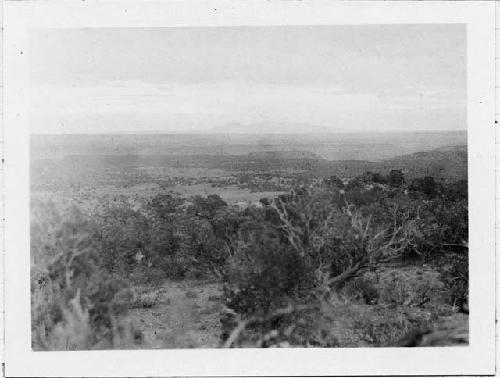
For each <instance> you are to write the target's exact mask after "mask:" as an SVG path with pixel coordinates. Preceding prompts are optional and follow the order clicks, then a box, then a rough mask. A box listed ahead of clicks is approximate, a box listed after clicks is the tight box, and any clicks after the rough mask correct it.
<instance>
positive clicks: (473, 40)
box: [4, 0, 495, 377]
mask: <svg viewBox="0 0 500 378" xmlns="http://www.w3.org/2000/svg"><path fill="white" fill-rule="evenodd" d="M494 7H495V2H492V1H461V2H453V1H442V2H441V1H418V2H417V1H415V2H413V1H408V2H405V1H398V2H373V1H355V2H337V1H324V0H315V1H310V0H303V1H273V0H271V1H261V0H259V1H253V0H250V1H248V0H247V1H240V0H237V1H227V0H226V1H162V2H152V1H139V0H137V1H124V2H121V1H106V0H104V1H94V0H86V1H83V0H82V1H53V0H48V1H34V2H31V1H22V2H13V1H7V2H4V11H5V18H4V20H5V29H4V42H5V43H4V46H5V53H4V72H5V74H4V85H5V87H4V88H5V90H4V128H5V129H4V135H5V166H4V167H5V171H4V172H5V176H4V177H5V201H6V202H5V216H6V224H5V225H6V228H5V249H6V256H5V278H6V281H5V327H6V328H5V342H6V344H5V347H6V348H5V369H6V370H5V374H6V376H10V377H15V376H37V377H41V376H53V377H61V376H67V377H71V376H80V377H81V376H92V377H100V376H137V377H146V376H181V375H184V376H186V375H187V376H200V375H202V376H242V375H245V376H249V375H251V376H255V375H265V376H273V375H280V376H305V375H314V376H318V375H336V376H349V375H358V376H360V375H361V376H362V375H481V374H493V373H494V369H495V236H494V235H495V228H494V227H495V205H494V204H495V159H494V156H495V155H494V151H495V144H494V143H495V135H494V134H495V133H494V128H495V125H494V118H495V89H494V83H495V51H494V45H495V44H494V38H495V37H494V27H495V19H494V16H495V8H494ZM429 23H435V24H446V23H460V24H466V25H467V49H468V51H467V75H468V77H467V122H468V156H469V159H468V172H469V222H470V227H469V233H470V237H469V247H470V296H469V298H470V309H471V310H470V344H469V346H467V347H431V348H352V349H350V348H332V349H314V348H311V349H304V348H289V349H194V350H180V349H176V350H120V351H116V350H113V351H78V352H33V351H32V350H31V325H30V287H29V282H30V280H29V276H30V252H29V250H30V249H29V240H30V237H29V199H30V193H29V103H28V100H27V92H28V91H27V90H28V88H29V80H28V68H29V65H28V64H29V46H28V37H27V36H28V30H29V29H32V28H97V27H130V28H132V27H151V28H153V27H174V26H207V27H218V26H236V25H248V26H251V25H334V24H344V25H347V24H358V25H359V24H429Z"/></svg>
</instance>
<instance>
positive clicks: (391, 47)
mask: <svg viewBox="0 0 500 378" xmlns="http://www.w3.org/2000/svg"><path fill="white" fill-rule="evenodd" d="M29 61H30V70H31V72H30V81H31V109H32V112H31V125H32V126H31V127H32V129H31V130H32V132H33V133H121V132H127V133H141V132H183V131H186V132H192V131H202V132H210V131H221V130H223V131H230V130H231V127H235V130H236V129H238V130H239V131H241V129H248V131H249V132H251V131H252V130H253V129H254V130H258V131H260V132H261V131H262V130H263V129H265V128H266V127H267V126H266V125H271V126H270V127H269V131H270V132H273V131H287V132H311V131H315V130H316V131H332V132H344V131H382V130H383V131H387V130H408V131H413V130H464V129H466V38H465V27H464V26H463V25H385V26H384V25H363V26H353V25H349V26H269V27H225V28H219V27H217V28H215V27H214V28H206V27H205V28H150V29H137V28H126V29H125V28H123V29H71V30H55V29H51V30H35V31H32V33H31V35H30V49H29Z"/></svg>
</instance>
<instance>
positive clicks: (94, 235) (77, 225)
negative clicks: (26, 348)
mask: <svg viewBox="0 0 500 378" xmlns="http://www.w3.org/2000/svg"><path fill="white" fill-rule="evenodd" d="M31 214H32V219H31V257H32V274H31V293H32V296H31V312H32V335H33V337H32V346H33V348H35V349H47V350H55V349H63V350H64V349H92V348H94V347H98V345H101V344H107V345H112V344H113V343H114V340H115V337H117V335H116V334H115V332H114V331H115V328H114V327H115V325H116V324H118V323H119V322H120V320H119V319H120V316H121V315H122V314H123V312H124V311H125V310H126V306H124V303H123V301H124V300H125V301H126V290H127V289H126V287H125V285H124V282H123V281H121V280H119V279H117V278H115V277H112V276H110V275H109V274H107V273H106V272H105V271H104V270H103V269H102V267H101V257H102V255H101V254H100V251H101V248H102V245H101V244H100V242H99V241H100V238H99V234H98V229H97V227H96V225H95V224H94V223H92V222H91V221H90V220H89V219H88V218H87V217H86V216H85V215H84V214H83V213H82V212H80V211H79V210H78V209H77V208H75V207H73V206H71V207H62V208H58V207H57V206H56V205H55V204H54V203H53V202H39V201H33V202H32V207H31Z"/></svg>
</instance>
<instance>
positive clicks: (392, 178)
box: [387, 169, 405, 187]
mask: <svg viewBox="0 0 500 378" xmlns="http://www.w3.org/2000/svg"><path fill="white" fill-rule="evenodd" d="M387 182H388V184H389V185H390V186H392V187H400V186H402V185H403V184H404V183H405V175H404V174H403V171H401V170H400V169H393V170H391V172H390V173H389V176H388V177H387Z"/></svg>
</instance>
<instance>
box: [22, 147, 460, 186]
mask: <svg viewBox="0 0 500 378" xmlns="http://www.w3.org/2000/svg"><path fill="white" fill-rule="evenodd" d="M137 167H176V168H216V169H224V170H228V171H240V172H245V171H247V172H248V171H252V172H270V171H295V172H297V174H301V175H306V176H309V175H312V176H318V177H328V176H332V175H336V176H340V177H353V176H357V175H360V174H362V173H364V172H367V171H372V172H381V173H388V172H389V171H390V170H392V169H401V170H403V171H404V173H405V175H406V177H408V178H409V179H411V178H415V177H423V176H433V177H435V178H437V179H445V180H452V181H455V180H460V179H466V178H467V147H466V146H464V145H458V146H445V147H442V148H438V149H434V150H431V151H426V152H417V153H413V154H407V155H401V156H397V157H394V158H391V159H385V160H382V161H377V162H374V161H368V160H354V159H353V160H334V161H332V160H327V159H324V158H322V157H321V156H319V155H317V154H315V153H313V152H309V151H262V152H250V153H247V154H242V155H214V154H198V155H195V154H189V155H185V154H184V155H180V154H175V155H172V154H170V155H151V154H150V155H137V154H109V155H101V154H84V155H68V156H65V157H63V158H62V159H39V160H35V161H33V162H32V167H31V168H32V170H33V171H39V172H42V171H43V172H48V171H49V170H50V171H52V172H58V173H61V172H64V171H66V170H69V171H76V172H84V171H88V170H90V171H99V170H103V169H123V168H127V169H129V168H137Z"/></svg>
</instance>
